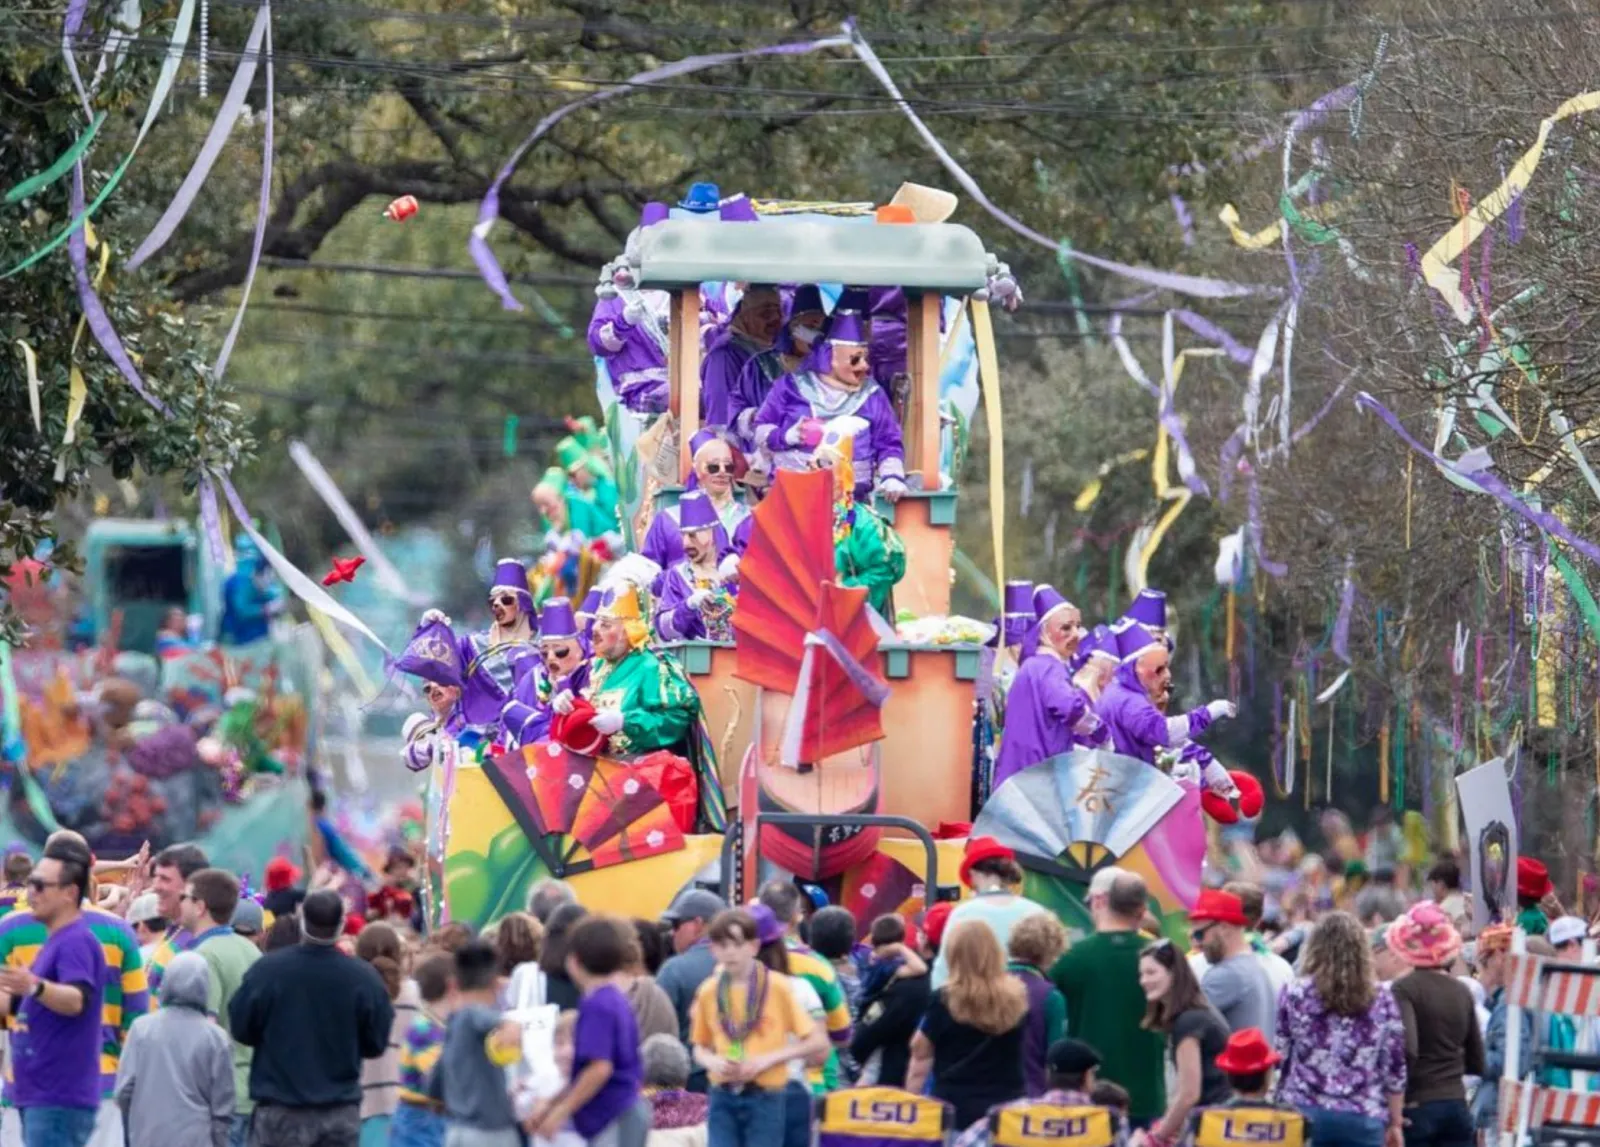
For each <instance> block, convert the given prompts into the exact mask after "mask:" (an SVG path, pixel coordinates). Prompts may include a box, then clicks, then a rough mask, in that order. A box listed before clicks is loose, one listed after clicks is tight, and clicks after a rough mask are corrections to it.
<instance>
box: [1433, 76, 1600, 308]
mask: <svg viewBox="0 0 1600 1147" xmlns="http://www.w3.org/2000/svg"><path fill="white" fill-rule="evenodd" d="M1596 109H1600V91H1594V92H1585V93H1583V94H1582V95H1578V96H1574V97H1572V98H1571V99H1570V100H1568V101H1567V102H1566V103H1564V104H1562V105H1561V106H1560V107H1558V108H1557V109H1556V110H1555V114H1554V115H1551V116H1550V117H1549V118H1547V119H1546V120H1544V122H1542V123H1541V124H1540V125H1539V134H1538V138H1537V139H1535V140H1534V143H1533V146H1532V147H1530V148H1529V149H1528V150H1527V151H1525V152H1523V153H1522V158H1521V159H1519V160H1517V162H1516V164H1515V166H1513V167H1512V168H1511V171H1510V173H1509V174H1507V175H1506V177H1505V179H1504V180H1503V181H1502V182H1501V184H1500V186H1499V187H1497V188H1495V189H1494V190H1493V191H1491V192H1490V193H1489V194H1488V195H1485V196H1484V197H1483V198H1482V199H1480V200H1478V203H1477V205H1476V206H1475V207H1473V208H1472V210H1471V211H1468V212H1467V213H1466V214H1465V215H1463V216H1462V217H1461V218H1460V219H1459V220H1457V222H1456V224H1455V226H1453V227H1451V228H1450V230H1448V231H1446V232H1445V233H1444V234H1443V235H1441V236H1440V237H1439V239H1438V241H1437V242H1435V243H1434V245H1433V246H1432V247H1430V248H1429V249H1428V253H1427V254H1425V255H1424V256H1422V277H1423V278H1424V279H1426V280H1427V282H1428V285H1429V286H1430V287H1432V288H1433V289H1434V290H1435V291H1437V292H1439V296H1440V297H1441V298H1443V299H1444V301H1445V303H1446V304H1447V305H1448V306H1449V307H1450V310H1451V311H1452V312H1454V314H1455V316H1456V318H1457V319H1458V320H1459V321H1460V322H1462V323H1469V322H1471V321H1472V305H1471V304H1470V303H1469V302H1468V301H1467V299H1466V298H1465V296H1463V295H1462V293H1461V283H1460V271H1459V270H1457V269H1455V268H1452V267H1451V264H1452V263H1454V262H1455V261H1456V260H1457V259H1458V258H1460V257H1461V255H1462V253H1463V252H1465V251H1466V249H1467V248H1468V247H1471V246H1472V245H1473V244H1474V243H1476V242H1477V241H1478V238H1479V236H1481V235H1482V234H1483V233H1484V231H1486V230H1487V229H1488V227H1489V225H1490V224H1491V223H1493V222H1494V221H1495V220H1496V219H1498V218H1500V216H1502V215H1504V214H1505V213H1506V212H1507V211H1508V210H1509V209H1510V207H1511V204H1512V202H1513V201H1514V200H1515V199H1516V197H1517V196H1518V195H1519V194H1521V193H1522V192H1523V191H1524V190H1526V188H1527V186H1528V184H1529V183H1530V182H1531V181H1532V179H1533V173H1534V171H1535V170H1536V169H1537V168H1538V166H1539V163H1540V161H1541V160H1542V159H1543V158H1544V147H1545V143H1546V142H1547V141H1548V140H1549V138H1550V132H1551V131H1552V130H1553V129H1554V128H1555V126H1556V124H1558V123H1560V122H1561V121H1562V120H1565V119H1570V118H1571V117H1573V116H1575V115H1582V114H1584V113H1585V112H1591V111H1594V110H1596Z"/></svg>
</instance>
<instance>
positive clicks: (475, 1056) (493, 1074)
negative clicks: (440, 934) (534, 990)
mask: <svg viewBox="0 0 1600 1147" xmlns="http://www.w3.org/2000/svg"><path fill="white" fill-rule="evenodd" d="M455 973H456V992H455V1005H454V1008H453V1010H452V1011H451V1014H450V1019H449V1022H448V1024H447V1025H446V1027H445V1037H444V1047H443V1050H441V1051H440V1053H439V1060H438V1062H437V1064H435V1066H434V1069H433V1074H432V1075H431V1076H430V1077H429V1079H428V1092H427V1094H428V1098H429V1099H432V1100H433V1101H434V1102H436V1103H438V1104H439V1105H440V1106H441V1107H442V1108H443V1109H444V1117H445V1123H446V1125H447V1128H448V1130H447V1132H446V1139H447V1141H448V1142H450V1144H451V1145H452V1147H521V1145H522V1131H521V1129H520V1128H519V1127H518V1126H517V1116H516V1112H515V1110H513V1108H512V1105H511V1093H510V1090H509V1089H508V1087H507V1086H506V1068H507V1067H509V1066H511V1065H512V1064H513V1063H515V1062H516V1061H517V1060H519V1059H521V1058H522V1031H521V1029H520V1028H519V1027H518V1026H517V1025H516V1024H514V1023H509V1022H506V1021H503V1020H502V1019H501V1018H500V1011H499V1009H498V1008H497V1007H496V1006H495V1001H496V998H497V994H498V991H499V957H498V956H497V955H496V954H495V950H494V949H493V948H491V947H490V946H489V945H488V944H485V943H484V942H483V941H481V940H472V941H469V942H468V943H466V944H464V945H463V946H462V947H461V948H460V949H459V950H458V951H457V952H456V954H455Z"/></svg>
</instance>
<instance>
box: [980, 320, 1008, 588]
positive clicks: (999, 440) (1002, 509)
mask: <svg viewBox="0 0 1600 1147" xmlns="http://www.w3.org/2000/svg"><path fill="white" fill-rule="evenodd" d="M972 335H973V342H974V343H975V344H976V345H977V348H978V374H979V377H980V379H981V380H982V383H983V412H984V419H985V421H986V422H987V423H988V426H989V528H990V530H991V532H992V534H993V537H994V584H995V585H998V586H1004V585H1005V584H1006V548H1005V543H1006V483H1005V474H1006V454H1005V438H1004V434H1003V431H1002V430H1001V421H1000V359H999V358H998V356H996V355H995V353H994V327H993V326H992V325H991V324H990V322H989V304H988V302H987V301H986V300H984V299H973V300H972Z"/></svg>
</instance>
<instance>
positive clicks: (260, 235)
mask: <svg viewBox="0 0 1600 1147" xmlns="http://www.w3.org/2000/svg"><path fill="white" fill-rule="evenodd" d="M256 23H257V24H258V25H260V24H262V23H265V29H264V31H265V45H266V57H267V106H266V118H265V122H263V123H262V125H261V193H260V195H259V196H258V198H257V202H256V233H255V238H254V239H253V240H252V241H251V244H250V269H249V270H248V271H246V272H245V277H244V291H243V292H242V293H241V294H240V296H239V309H238V310H237V311H235V312H234V313H233V325H232V326H230V327H229V328H228V337H227V338H225V339H223V340H222V349H221V350H219V351H218V352H217V361H216V364H215V365H213V366H212V368H211V374H212V377H213V378H215V379H216V381H218V382H221V381H222V373H223V371H225V370H227V369H228V359H229V358H231V357H232V356H233V344H234V342H235V340H237V339H238V337H239V328H240V327H241V326H242V325H243V324H244V309H245V307H247V306H248V305H249V304H250V288H252V287H253V286H255V282H256V268H258V267H259V266H260V265H261V247H262V244H263V243H264V242H265V240H266V237H267V210H268V208H269V207H270V205H271V202H272V103H273V90H272V2H271V0H261V12H260V14H259V15H258V16H257V17H256ZM254 34H255V33H254V32H252V33H251V35H252V36H253V35H254ZM235 78H237V77H235ZM228 95H229V96H230V97H231V96H232V95H233V93H232V92H231V91H230V92H229V93H228ZM207 142H209V141H207Z"/></svg>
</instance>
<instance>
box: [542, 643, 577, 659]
mask: <svg viewBox="0 0 1600 1147" xmlns="http://www.w3.org/2000/svg"><path fill="white" fill-rule="evenodd" d="M573 653H574V650H573V648H572V646H570V645H551V646H546V647H545V651H544V659H545V660H546V661H547V662H553V661H565V660H566V659H567V658H569V657H571V656H572V654H573Z"/></svg>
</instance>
